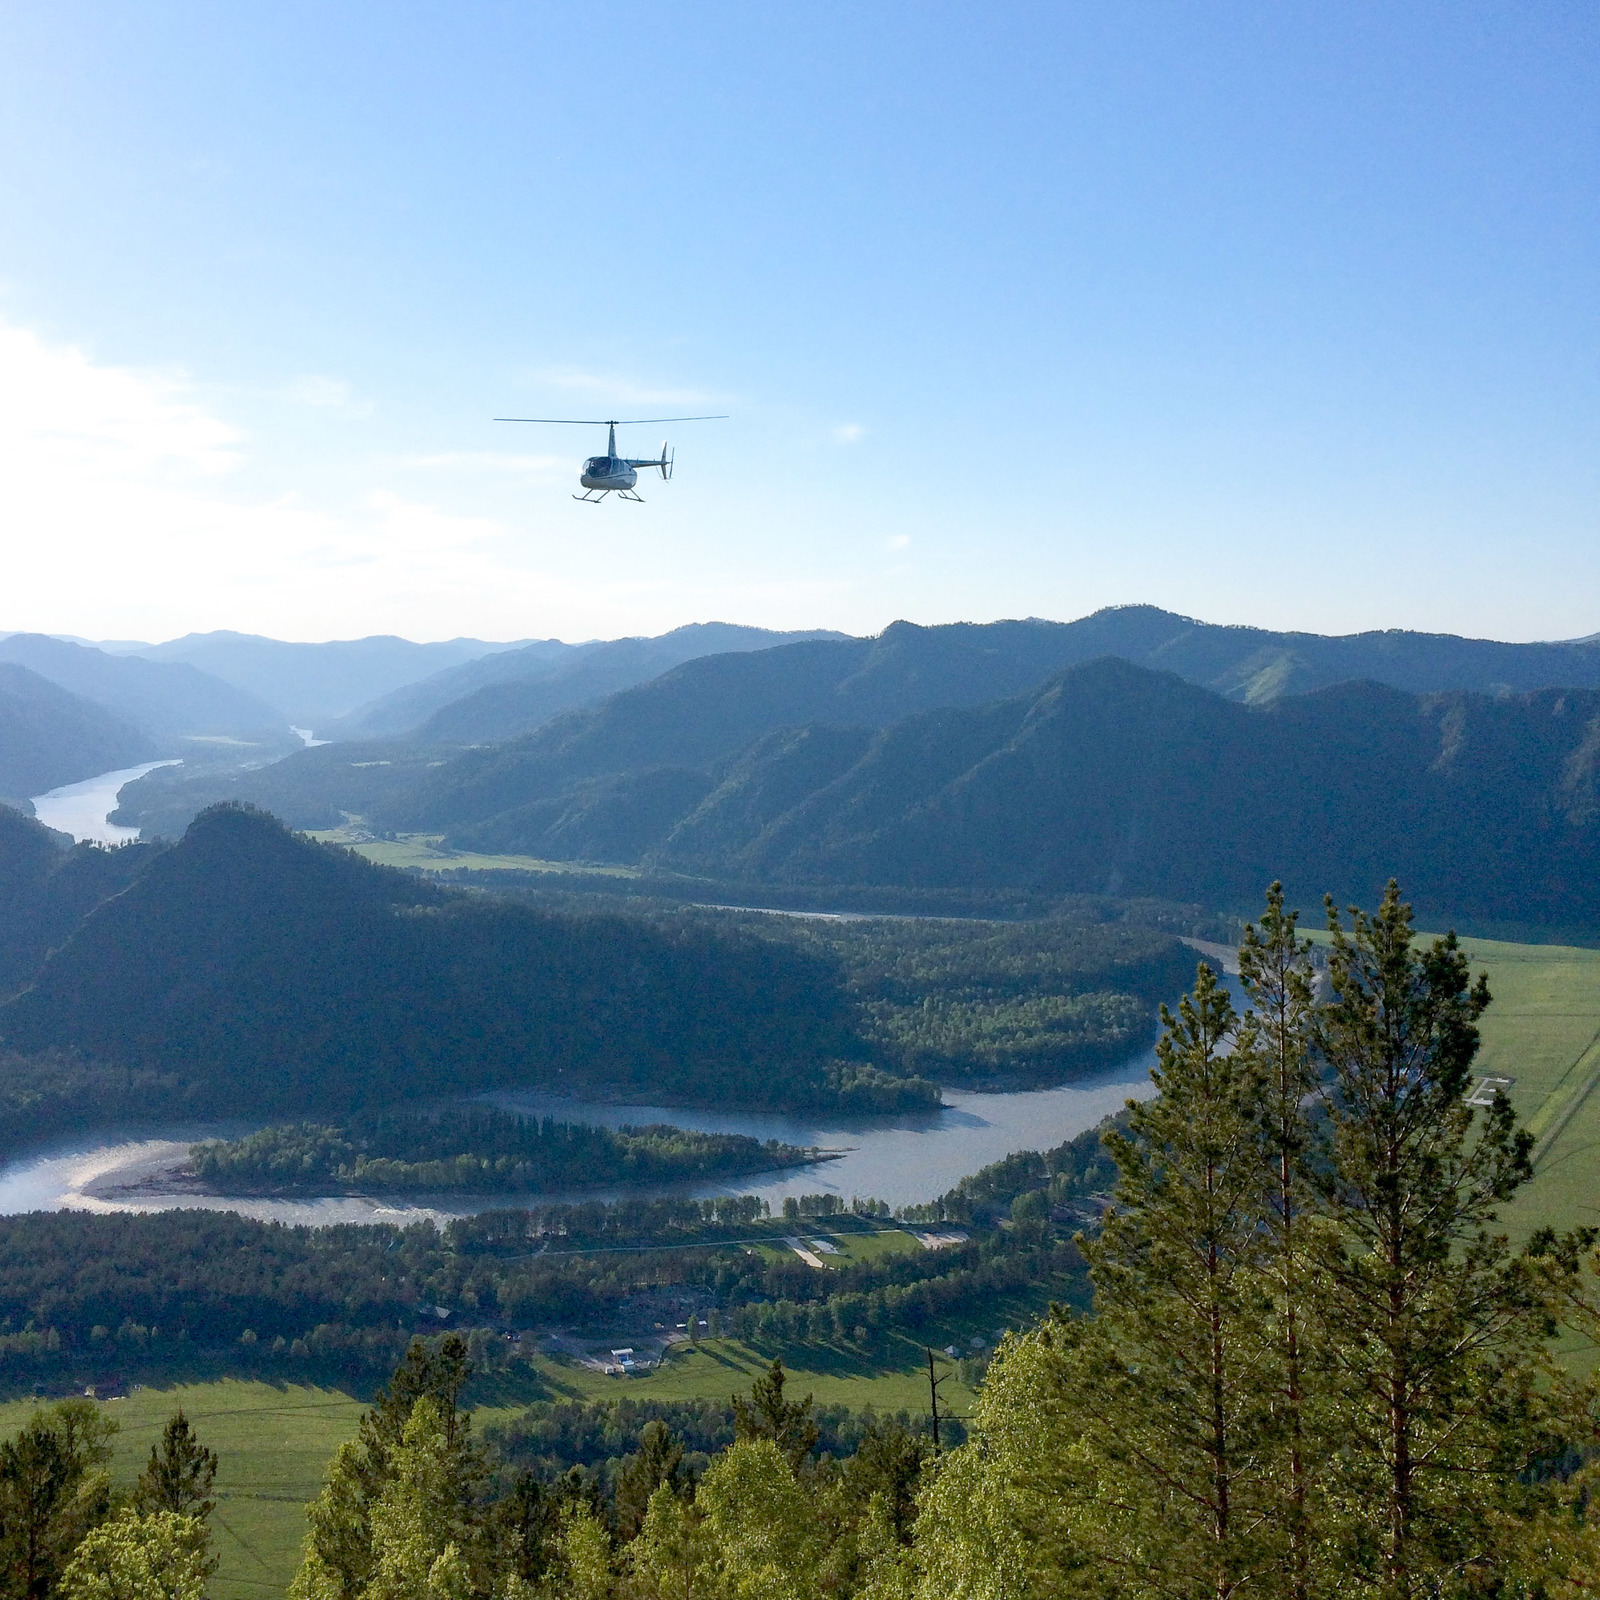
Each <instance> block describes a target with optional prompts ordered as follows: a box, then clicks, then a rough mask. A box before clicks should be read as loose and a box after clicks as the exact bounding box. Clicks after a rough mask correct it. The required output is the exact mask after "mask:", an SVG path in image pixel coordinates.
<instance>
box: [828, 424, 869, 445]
mask: <svg viewBox="0 0 1600 1600" xmlns="http://www.w3.org/2000/svg"><path fill="white" fill-rule="evenodd" d="M866 431H867V430H866V429H865V428H863V427H862V426H861V424H860V423H859V422H845V423H841V424H840V425H839V426H838V427H837V428H835V429H834V430H833V442H834V443H835V444H855V443H857V442H858V441H859V440H860V439H861V438H862V437H863V436H864V435H865V434H866Z"/></svg>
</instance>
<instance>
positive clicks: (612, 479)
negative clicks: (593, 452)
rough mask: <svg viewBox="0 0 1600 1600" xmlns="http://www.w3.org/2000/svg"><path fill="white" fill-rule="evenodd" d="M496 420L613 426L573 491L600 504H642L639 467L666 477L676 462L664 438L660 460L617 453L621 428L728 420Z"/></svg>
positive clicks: (503, 419) (500, 419) (578, 497)
mask: <svg viewBox="0 0 1600 1600" xmlns="http://www.w3.org/2000/svg"><path fill="white" fill-rule="evenodd" d="M494 420H495V421H496V422H539V423H549V424H551V425H553V426H557V427H573V428H609V429H610V430H611V431H610V434H609V435H608V437H607V440H606V453H605V454H604V455H603V456H590V457H589V459H588V460H587V461H585V462H584V464H583V471H582V472H580V473H579V474H578V482H579V483H581V484H582V485H583V493H582V494H575V495H573V497H572V498H573V499H574V500H581V501H583V502H584V504H585V505H591V506H597V505H599V504H600V502H601V501H602V500H604V499H605V497H606V496H607V495H608V494H615V495H620V496H621V497H622V498H623V499H624V500H632V501H634V502H635V503H636V504H638V505H643V504H644V500H643V499H642V498H641V497H640V496H639V495H637V494H635V493H634V492H633V487H634V485H635V484H636V483H638V481H639V474H638V471H637V469H638V468H639V467H655V468H656V469H657V470H658V471H659V472H660V473H661V477H662V481H663V482H665V481H666V479H668V478H670V477H671V476H672V464H673V461H674V459H675V458H676V456H677V452H676V451H673V452H672V454H671V455H668V454H667V441H666V440H665V439H663V440H662V441H661V459H660V460H659V461H634V460H631V459H629V458H628V457H625V456H619V455H618V454H617V429H618V428H633V427H642V426H643V425H644V424H646V423H651V422H726V421H727V420H728V419H727V417H726V416H719V417H631V418H625V419H622V420H618V419H616V418H602V419H600V420H598V421H597V420H596V419H594V418H592V417H589V418H584V417H496V418H495V419H494Z"/></svg>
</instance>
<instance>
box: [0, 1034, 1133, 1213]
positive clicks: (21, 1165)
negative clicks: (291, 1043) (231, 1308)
mask: <svg viewBox="0 0 1600 1600" xmlns="http://www.w3.org/2000/svg"><path fill="white" fill-rule="evenodd" d="M1153 1063H1154V1052H1153V1051H1151V1052H1147V1053H1146V1054H1145V1055H1143V1056H1141V1057H1140V1058H1139V1059H1138V1060H1136V1061H1133V1062H1129V1063H1128V1064H1127V1065H1126V1066H1124V1067H1122V1068H1120V1069H1118V1070H1117V1071H1115V1072H1111V1073H1107V1074H1105V1075H1103V1076H1100V1077H1097V1078H1092V1079H1086V1080H1085V1081H1083V1082H1081V1083H1075V1084H1069V1085H1067V1086H1065V1087H1063V1088H1059V1089H1037V1090H1027V1091H1021V1092H1017V1093H1013V1094H979V1093H975V1092H972V1091H968V1090H946V1091H945V1100H946V1106H945V1109H944V1110H942V1111H933V1112H922V1113H919V1114H917V1115H915V1116H902V1117H892V1118H884V1117H874V1118H848V1117H838V1116H825V1115H824V1116H804V1115H786V1114H781V1113H776V1112H754V1111H751V1112H719V1111H691V1110H685V1109H683V1108H681V1107H667V1106H618V1105H609V1104H599V1103H595V1102H589V1101H583V1100H575V1099H567V1098H559V1097H556V1096H553V1095H547V1094H540V1093H535V1092H531V1091H503V1092H501V1093H498V1094H494V1095H490V1096H487V1097H486V1098H488V1099H490V1100H491V1101H493V1102H494V1103H496V1104H498V1105H501V1106H504V1107H506V1108H507V1109H509V1110H516V1111H521V1112H525V1113H527V1114H530V1115H534V1114H536V1115H539V1116H554V1117H559V1118H561V1119H563V1120H566V1121H572V1122H591V1123H600V1124H603V1125H605V1126H607V1127H620V1126H622V1125H624V1124H628V1123H632V1124H640V1123H649V1122H672V1123H675V1124H676V1125H677V1126H679V1127H683V1128H697V1129H701V1130H704V1131H706V1132H712V1133H747V1134H751V1135H753V1136H754V1137H756V1138H759V1139H781V1140H783V1141H784V1142H786V1143H789V1144H799V1145H818V1146H821V1147H823V1148H825V1149H830V1150H841V1151H843V1152H844V1153H843V1154H842V1155H840V1156H839V1157H837V1158H836V1159H834V1160H832V1161H823V1162H819V1163H817V1164H816V1165H814V1166H807V1167H799V1168H790V1169H788V1170H785V1171H781V1172H774V1173H767V1174H760V1173H758V1174H756V1175H755V1176H753V1177H748V1178H741V1179H737V1180H733V1181H729V1182H722V1183H718V1182H709V1183H694V1184H680V1185H676V1186H670V1187H662V1188H657V1189H651V1190H639V1189H632V1190H628V1191H626V1192H627V1193H630V1194H635V1195H638V1194H647V1195H664V1194H686V1195H694V1196H701V1197H703V1196H708V1195H719V1194H756V1195H760V1196H762V1197H763V1198H764V1199H766V1200H768V1201H769V1202H771V1204H772V1205H773V1208H774V1209H777V1207H778V1206H779V1204H780V1203H781V1202H782V1199H783V1197H784V1196H785V1195H790V1194H794V1195H799V1194H837V1195H839V1196H840V1197H841V1198H842V1199H844V1200H846V1201H848V1200H849V1199H850V1197H851V1196H852V1195H860V1196H863V1197H866V1196H869V1195H870V1196H873V1197H875V1198H877V1199H879V1200H887V1201H888V1202H889V1204H890V1205H893V1206H901V1205H916V1204H920V1203H921V1202H923V1201H927V1200H932V1199H935V1198H937V1197H938V1196H939V1195H941V1194H943V1193H944V1192H945V1191H946V1190H947V1189H949V1188H951V1187H952V1186H953V1185H954V1184H955V1183H956V1182H957V1181H958V1180H959V1179H961V1178H963V1177H965V1176H966V1175H967V1174H968V1173H970V1172H975V1171H977V1169H978V1168H979V1167H982V1166H987V1165H988V1163H989V1162H991V1161H998V1160H999V1159H1000V1158H1001V1157H1002V1156H1006V1155H1009V1154H1010V1153H1011V1152H1012V1151H1014V1150H1043V1149H1049V1148H1050V1147H1051V1146H1052V1145H1058V1144H1060V1143H1062V1142H1063V1141H1064V1140H1066V1139H1070V1138H1071V1137H1072V1136H1073V1135H1074V1134H1076V1133H1081V1132H1082V1131H1083V1130H1084V1129H1085V1128H1092V1127H1093V1126H1094V1125H1095V1124H1096V1123H1098V1122H1099V1121H1100V1120H1101V1119H1102V1118H1104V1117H1107V1116H1109V1115H1110V1114H1111V1113H1112V1112H1114V1111H1116V1110H1118V1109H1120V1107H1121V1106H1122V1105H1123V1103H1124V1102H1125V1101H1127V1100H1128V1099H1129V1098H1130V1097H1141V1098H1142V1097H1143V1096H1145V1095H1147V1094H1149V1092H1150V1074H1149V1069H1150V1067H1151V1066H1152V1065H1153ZM254 1126H259V1124H258V1123H242V1122H233V1123H193V1124H187V1125H184V1126H181V1127H179V1126H174V1127H169V1128H142V1129H129V1128H102V1129H98V1130H95V1131H93V1132H89V1133H84V1134H81V1135H77V1136H75V1137H70V1138H61V1139H57V1140H54V1141H52V1142H50V1143H48V1144H42V1145H40V1146H39V1147H38V1148H36V1149H34V1150H32V1151H29V1152H25V1153H23V1154H20V1155H18V1156H15V1157H13V1158H12V1159H11V1160H10V1161H7V1162H5V1163H4V1164H3V1165H0V1215H11V1214H14V1213H17V1212H22V1211H64V1210H82V1211H98V1212H112V1211H164V1210H170V1209H173V1208H175V1207H184V1206H187V1207H203V1208H205V1209H207V1210H213V1211H238V1212H242V1213H243V1214H244V1215H246V1216H251V1217H259V1218H262V1219H271V1220H276V1221H280V1222H304V1223H310V1224H312V1225H314V1226H315V1225H326V1224H329V1223H335V1222H401V1223H403V1222H408V1221H418V1220H420V1219H422V1218H424V1217H431V1218H433V1219H435V1220H444V1219H445V1218H448V1217H451V1216H461V1215H465V1214H469V1213H472V1212H476V1211H487V1210H494V1209H498V1208H501V1207H505V1206H515V1205H519V1204H533V1203H543V1204H548V1203H550V1202H552V1201H562V1200H594V1199H606V1200H610V1199H616V1198H617V1197H618V1196H619V1195H620V1194H621V1193H623V1192H624V1191H622V1190H619V1189H588V1190H584V1191H583V1192H582V1193H573V1194H554V1195H552V1194H544V1195H537V1196H526V1195H500V1196H493V1197H489V1196H479V1195H475V1196H471V1197H455V1196H451V1197H449V1198H442V1197H441V1198H429V1199H426V1200H423V1199H415V1200H406V1199H396V1198H383V1199H379V1198H371V1199H368V1198H365V1197H359V1196H338V1197H330V1198H327V1199H319V1200H268V1199H228V1198H224V1197H221V1196H217V1195H201V1194H195V1193H192V1192H189V1191H188V1190H187V1189H186V1187H185V1186H184V1185H183V1184H181V1183H180V1182H178V1181H176V1180H175V1178H174V1176H173V1174H174V1172H175V1169H176V1168H178V1167H179V1166H181V1165H182V1164H183V1161H184V1159H185V1158H186V1156H187V1154H188V1149H189V1146H190V1144H191V1143H193V1142H194V1141H195V1140H197V1139H204V1138H237V1137H238V1136H239V1135H240V1134H241V1133H243V1132H246V1131H247V1130H248V1129H249V1128H251V1127H254Z"/></svg>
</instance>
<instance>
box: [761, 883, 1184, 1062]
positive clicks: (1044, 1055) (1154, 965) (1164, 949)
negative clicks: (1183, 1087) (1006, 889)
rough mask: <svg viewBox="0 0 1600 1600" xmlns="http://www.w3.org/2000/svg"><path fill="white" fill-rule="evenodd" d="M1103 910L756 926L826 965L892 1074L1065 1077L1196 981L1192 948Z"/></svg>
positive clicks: (1151, 1024) (1130, 1040)
mask: <svg viewBox="0 0 1600 1600" xmlns="http://www.w3.org/2000/svg"><path fill="white" fill-rule="evenodd" d="M1123 909H1124V911H1125V913H1126V914H1127V915H1129V916H1130V917H1131V918H1137V917H1138V916H1139V915H1140V912H1139V910H1138V909H1135V908H1123ZM1114 914H1115V913H1114V912H1112V911H1111V909H1110V908H1109V907H1104V906H1101V907H1094V906H1081V907H1077V908H1072V907H1066V906H1064V907H1062V908H1061V909H1060V911H1059V912H1058V914H1057V915H1055V916H1053V917H1050V918H1045V919H1040V920H1034V921H1027V922H981V921H951V920H941V919H936V918H926V919H896V918H863V919H861V920H851V921H825V920H817V919H793V918H769V919H766V921H767V924H768V925H767V928H766V932H767V935H768V937H770V938H781V939H789V940H793V941H794V942H796V943H798V944H801V945H802V946H804V947H809V948H812V949H819V950H822V951H825V952H827V953H828V954H829V955H831V956H832V957H834V958H835V959H836V960H838V962H839V963H840V964H841V966H842V967H843V969H844V973H845V979H846V983H847V985H848V987H849V990H850V992H851V994H852V995H854V996H855V997H856V998H857V999H858V1000H859V1001H860V1002H861V1006H862V1012H863V1021H864V1025H865V1027H866V1030H867V1033H868V1035H869V1037H870V1038H871V1039H872V1040H873V1042H874V1043H875V1044H876V1045H877V1046H878V1047H879V1048H880V1049H881V1050H882V1051H884V1052H885V1053H886V1054H887V1055H888V1056H889V1057H890V1058H891V1059H894V1060H896V1061H897V1062H898V1063H899V1065H900V1066H901V1068H902V1070H904V1071H907V1072H915V1073H918V1074H921V1075H922V1076H925V1077H929V1078H932V1079H934V1080H935V1081H936V1082H940V1083H954V1082H963V1081H965V1082H975V1083H978V1084H980V1085H993V1086H1000V1085H1002V1084H1005V1085H1023V1084H1042V1083H1063V1082H1066V1081H1068V1080H1070V1079H1072V1078H1076V1077H1081V1076H1083V1075H1084V1074H1086V1073H1091V1072H1095V1071H1098V1070H1101V1069H1104V1068H1105V1067H1108V1066H1111V1065H1114V1064H1115V1063H1117V1062H1119V1061H1124V1060H1126V1059H1127V1058H1128V1057H1129V1056H1130V1055H1132V1054H1133V1053H1134V1052H1135V1051H1136V1050H1138V1049H1139V1048H1140V1047H1141V1046H1144V1045H1146V1044H1148V1043H1149V1041H1150V1040H1151V1039H1152V1038H1154V1036H1155V1028H1156V1007H1157V1002H1159V1001H1163V1000H1173V999H1175V998H1176V997H1177V996H1178V995H1179V994H1181V993H1182V992H1183V989H1184V986H1185V985H1186V984H1188V983H1189V982H1191V981H1192V980H1193V977H1194V967H1195V957H1194V952H1193V951H1191V950H1190V949H1188V948H1187V947H1186V946H1185V945H1183V944H1182V943H1181V942H1180V941H1179V940H1178V939H1177V938H1175V937H1174V936H1173V935H1172V934H1170V933H1165V932H1161V931H1159V930H1158V929H1156V928H1152V927H1148V926H1142V925H1140V924H1139V923H1138V922H1137V921H1135V920H1130V921H1125V922H1119V921H1115V920H1112V917H1113V916H1114ZM1145 914H1147V915H1149V914H1153V913H1149V912H1147V913H1145Z"/></svg>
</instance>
